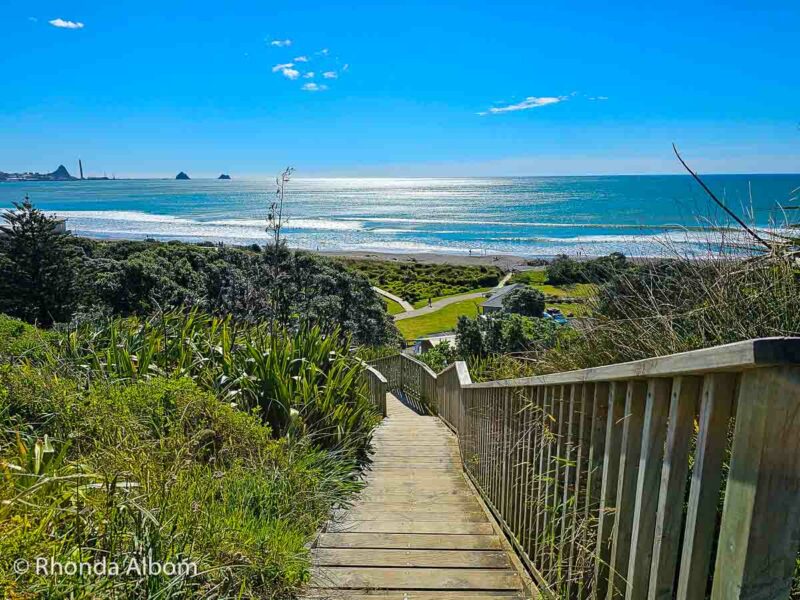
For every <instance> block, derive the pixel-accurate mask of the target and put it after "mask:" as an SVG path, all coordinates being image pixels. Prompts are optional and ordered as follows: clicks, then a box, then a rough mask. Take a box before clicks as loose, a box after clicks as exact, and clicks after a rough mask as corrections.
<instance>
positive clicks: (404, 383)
mask: <svg viewBox="0 0 800 600" xmlns="http://www.w3.org/2000/svg"><path fill="white" fill-rule="evenodd" d="M370 364H371V365H372V366H373V367H374V368H375V369H377V370H378V371H380V372H381V373H383V374H384V376H385V377H386V379H387V380H388V382H389V390H390V391H391V392H393V393H396V394H402V395H403V396H405V399H406V400H407V401H409V403H410V404H412V405H414V406H415V407H416V408H417V409H419V410H420V411H430V410H431V403H432V402H433V401H434V398H435V396H436V373H434V372H433V371H432V370H431V368H430V367H429V366H428V365H426V364H425V363H423V362H420V361H418V360H417V359H416V358H412V357H410V356H408V355H406V354H395V355H393V356H387V357H384V358H378V359H376V360H373V361H370Z"/></svg>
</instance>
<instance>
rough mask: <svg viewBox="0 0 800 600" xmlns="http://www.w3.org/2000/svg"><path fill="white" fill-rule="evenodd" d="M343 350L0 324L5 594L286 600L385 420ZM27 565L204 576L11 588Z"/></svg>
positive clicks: (319, 338)
mask: <svg viewBox="0 0 800 600" xmlns="http://www.w3.org/2000/svg"><path fill="white" fill-rule="evenodd" d="M42 346H45V347H42ZM31 348H33V349H34V350H35V351H34V352H31V351H30V349H31ZM349 349H350V341H349V340H348V339H347V338H345V337H337V336H329V337H326V336H323V335H321V334H320V333H319V332H318V331H316V330H314V329H307V330H301V331H299V332H293V333H283V332H281V333H276V335H275V336H269V335H267V330H266V328H265V327H264V326H252V327H244V326H242V325H237V324H235V323H234V322H232V321H231V320H230V319H219V318H216V317H211V316H206V315H203V314H202V313H197V312H189V313H167V314H165V315H159V316H154V317H151V318H150V319H147V320H144V321H140V320H137V319H127V320H119V319H117V320H111V321H108V322H106V323H105V324H102V325H85V326H81V327H80V328H78V329H76V330H72V331H70V332H66V333H49V334H47V338H44V337H43V336H39V335H38V334H37V330H36V329H35V328H32V327H30V326H27V325H23V324H21V323H20V322H19V321H16V320H14V319H10V318H8V317H4V316H2V315H0V596H2V597H8V598H20V599H21V598H34V597H35V598H40V597H46V598H74V599H76V600H84V599H85V600H89V599H90V598H92V599H94V598H99V599H109V600H110V599H112V598H138V597H149V598H162V599H165V600H177V599H188V598H209V599H211V598H214V599H228V598H230V599H233V598H261V599H278V598H290V597H295V596H296V595H297V593H298V592H299V590H300V589H301V588H302V586H303V585H304V584H305V583H306V582H307V581H308V578H309V574H310V572H309V566H310V565H309V555H308V542H309V541H310V539H311V538H312V537H313V535H314V534H315V533H316V531H317V530H318V529H319V527H320V525H321V524H322V523H323V522H324V521H325V520H326V519H327V518H328V515H329V513H330V510H331V509H332V507H333V506H335V505H345V506H346V505H347V503H348V502H349V501H350V499H351V498H352V496H353V494H354V493H355V492H356V491H357V490H358V489H359V488H360V484H359V483H358V482H357V481H356V479H355V473H356V467H357V462H356V459H357V456H356V455H357V454H359V453H360V452H363V450H364V449H365V447H366V445H367V444H368V443H369V439H370V437H371V431H372V428H373V427H374V426H375V425H376V424H377V423H378V422H379V417H378V415H377V414H376V412H375V410H374V408H372V407H371V405H370V404H369V401H368V399H367V396H366V388H365V387H364V384H363V382H362V381H361V377H360V373H361V369H362V366H361V363H360V362H359V361H358V360H356V359H354V358H353V357H352V356H351V355H350V352H349ZM37 556H46V557H53V559H54V560H55V561H56V562H60V563H63V562H66V561H68V560H80V562H89V563H94V562H97V561H101V560H106V561H107V562H108V563H116V564H121V565H123V569H124V565H126V564H128V563H129V561H131V560H136V561H141V560H144V559H149V560H150V561H152V562H165V561H166V562H171V563H181V562H188V563H192V564H195V565H196V567H197V572H198V573H199V575H197V576H193V577H177V578H176V577H173V576H167V575H164V576H149V575H147V574H143V575H142V576H136V575H132V576H129V577H124V578H122V577H121V578H118V579H116V578H114V579H109V578H107V577H102V576H95V575H93V574H89V575H88V576H83V577H81V576H79V575H78V576H59V577H46V576H41V575H37V574H36V573H34V572H33V571H30V572H28V573H25V574H21V575H17V574H14V573H13V571H12V568H11V563H12V562H13V561H14V560H15V559H17V558H26V559H33V558H35V557H37Z"/></svg>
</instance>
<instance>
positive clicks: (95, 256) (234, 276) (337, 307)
mask: <svg viewBox="0 0 800 600" xmlns="http://www.w3.org/2000/svg"><path fill="white" fill-rule="evenodd" d="M18 208H19V211H18V212H17V213H6V214H5V219H6V220H7V221H8V222H9V223H10V227H8V228H6V231H7V234H6V235H5V236H0V312H5V313H7V314H10V315H12V316H17V317H19V318H21V319H23V320H25V321H27V322H29V323H39V324H41V325H43V326H47V327H49V326H50V325H52V324H53V323H54V322H55V323H65V322H69V321H71V320H73V319H74V318H77V320H80V321H83V320H85V319H86V318H92V317H94V316H96V315H98V314H101V315H102V314H110V315H115V316H131V315H137V316H146V315H149V314H152V313H154V312H158V311H160V310H164V309H170V308H178V307H194V308H198V309H201V310H204V311H207V312H212V313H214V314H224V315H231V316H233V317H235V318H237V319H239V320H242V321H248V322H257V321H265V320H273V321H275V322H277V324H278V325H279V326H280V327H283V328H296V327H298V326H299V325H300V321H301V320H302V321H303V323H304V324H306V325H308V324H316V325H319V326H320V327H321V328H322V329H323V330H325V331H332V330H333V329H336V328H338V329H339V330H341V331H344V332H346V333H349V334H351V335H352V336H353V338H354V339H355V340H356V341H357V342H358V343H360V344H392V343H396V342H397V340H398V339H399V335H398V332H397V329H396V328H395V327H394V324H393V321H392V319H391V318H390V317H389V316H388V315H387V314H386V311H385V309H384V304H383V302H382V300H381V299H380V298H379V297H378V296H377V295H376V294H375V293H374V292H373V291H372V288H371V286H370V283H369V281H368V280H367V279H366V278H365V277H364V276H362V275H360V274H358V273H356V272H354V271H351V270H348V269H346V268H345V267H344V266H342V264H341V263H340V262H338V261H334V260H329V259H326V258H323V257H319V256H314V255H311V254H308V253H304V252H294V251H291V250H288V249H286V248H285V247H281V248H279V249H278V250H277V251H275V250H270V249H266V250H265V251H263V252H262V251H260V250H259V251H254V250H253V249H251V248H225V247H222V246H215V245H211V246H207V245H195V244H186V243H182V242H168V243H160V242H155V241H145V242H129V241H113V242H110V241H95V240H89V239H85V238H73V237H71V236H68V235H66V234H61V233H57V232H55V231H54V230H53V227H54V225H55V220H53V219H49V218H47V217H46V216H44V215H43V214H42V213H41V212H40V211H38V210H36V209H35V208H33V206H31V205H30V203H25V204H21V205H18ZM276 257H277V271H276V269H275V266H276V261H275V259H276Z"/></svg>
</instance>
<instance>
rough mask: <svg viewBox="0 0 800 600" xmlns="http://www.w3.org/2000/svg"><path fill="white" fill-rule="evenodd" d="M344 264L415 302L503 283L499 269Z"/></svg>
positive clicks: (409, 263) (404, 263) (365, 262)
mask: <svg viewBox="0 0 800 600" xmlns="http://www.w3.org/2000/svg"><path fill="white" fill-rule="evenodd" d="M341 262H342V264H344V265H346V266H347V267H348V268H350V269H353V270H355V271H357V272H359V273H361V274H363V275H364V276H365V277H367V278H368V279H369V281H370V283H371V284H372V285H375V286H377V287H379V288H381V289H384V290H386V291H388V292H391V293H393V294H396V295H398V296H400V297H401V298H403V299H405V300H407V301H408V302H411V303H412V304H413V303H414V302H417V301H419V300H427V299H428V298H437V297H440V296H452V295H454V294H461V293H464V292H469V291H472V290H475V289H480V288H490V287H494V286H496V285H497V284H498V283H500V279H501V277H502V276H503V273H502V271H501V270H500V269H499V268H498V267H490V266H485V265H479V266H456V265H447V264H423V263H418V262H415V261H381V260H345V259H341Z"/></svg>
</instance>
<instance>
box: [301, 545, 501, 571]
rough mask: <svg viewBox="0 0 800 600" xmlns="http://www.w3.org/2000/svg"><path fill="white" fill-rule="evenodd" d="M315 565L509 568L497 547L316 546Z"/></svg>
mask: <svg viewBox="0 0 800 600" xmlns="http://www.w3.org/2000/svg"><path fill="white" fill-rule="evenodd" d="M314 564H315V565H316V566H328V567H330V566H339V567H341V566H345V567H346V566H350V567H429V568H437V569H441V568H455V569H458V568H463V567H464V566H469V568H471V569H510V568H511V561H509V559H508V555H507V554H506V553H505V552H503V551H500V550H490V551H483V550H400V549H390V550H378V549H375V548H369V549H362V548H319V549H317V551H316V552H315V553H314Z"/></svg>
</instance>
